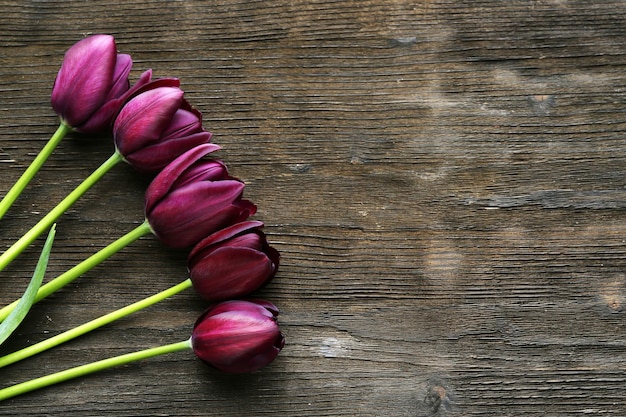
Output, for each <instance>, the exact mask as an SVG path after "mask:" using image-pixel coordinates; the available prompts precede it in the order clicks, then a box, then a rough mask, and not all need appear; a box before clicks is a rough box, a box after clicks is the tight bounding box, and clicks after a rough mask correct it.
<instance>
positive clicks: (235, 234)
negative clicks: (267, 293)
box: [188, 221, 279, 301]
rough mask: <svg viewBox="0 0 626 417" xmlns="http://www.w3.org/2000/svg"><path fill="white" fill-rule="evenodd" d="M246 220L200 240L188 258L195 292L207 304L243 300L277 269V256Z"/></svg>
mask: <svg viewBox="0 0 626 417" xmlns="http://www.w3.org/2000/svg"><path fill="white" fill-rule="evenodd" d="M261 227H263V223H261V222H259V221H247V222H242V223H237V224H234V225H232V226H230V227H227V228H225V229H222V230H220V231H218V232H216V233H214V234H212V235H211V236H209V237H207V238H206V239H203V240H202V241H200V242H199V243H198V244H197V245H196V246H195V247H194V248H193V249H192V251H191V253H190V255H189V259H188V267H189V273H190V277H191V282H192V283H193V286H194V288H195V290H196V291H197V292H198V293H199V294H200V295H201V296H202V297H204V298H205V299H207V300H209V301H221V300H227V299H232V298H238V297H244V296H246V295H248V294H250V293H251V292H253V291H254V290H256V289H258V288H260V287H262V286H263V285H265V284H267V283H268V282H269V281H271V279H272V278H273V277H274V275H275V274H276V270H277V269H278V260H279V254H278V251H277V250H276V249H274V248H272V247H271V246H270V245H269V244H268V243H267V239H266V238H265V234H264V233H263V232H262V231H261V230H260V228H261Z"/></svg>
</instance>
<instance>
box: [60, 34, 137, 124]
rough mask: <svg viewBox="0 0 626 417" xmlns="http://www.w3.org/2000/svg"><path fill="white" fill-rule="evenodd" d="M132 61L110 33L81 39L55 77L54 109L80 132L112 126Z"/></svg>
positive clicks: (66, 55)
mask: <svg viewBox="0 0 626 417" xmlns="http://www.w3.org/2000/svg"><path fill="white" fill-rule="evenodd" d="M132 64H133V62H132V59H131V57H130V55H125V54H118V53H117V48H116V45H115V40H114V38H113V36H111V35H94V36H89V37H87V38H84V39H82V40H80V41H78V42H77V43H75V44H74V45H73V46H72V47H71V48H70V49H68V50H67V52H66V53H65V57H64V58H63V63H62V64H61V69H60V70H59V73H58V74H57V77H56V80H55V81H54V87H53V88H52V107H53V108H54V111H55V112H56V113H57V114H58V115H59V116H60V117H61V120H62V121H63V123H65V124H67V125H68V126H70V127H72V128H73V129H74V130H77V131H80V132H86V133H94V132H99V131H102V130H104V129H105V128H107V127H109V126H110V123H111V120H112V119H113V117H114V116H115V114H116V113H117V111H118V110H119V106H120V105H121V101H122V100H123V99H124V96H125V94H126V93H127V92H128V90H129V82H128V74H129V73H130V70H131V67H132ZM144 81H145V79H143V80H140V82H144ZM140 85H141V83H138V87H139V86H140Z"/></svg>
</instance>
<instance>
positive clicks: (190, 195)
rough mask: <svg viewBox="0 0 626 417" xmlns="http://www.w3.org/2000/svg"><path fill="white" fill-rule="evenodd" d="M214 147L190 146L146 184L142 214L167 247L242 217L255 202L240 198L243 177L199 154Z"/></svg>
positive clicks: (185, 245)
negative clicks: (229, 171)
mask: <svg viewBox="0 0 626 417" xmlns="http://www.w3.org/2000/svg"><path fill="white" fill-rule="evenodd" d="M218 149H220V147H219V146H217V145H214V144H210V143H208V144H204V145H199V146H196V147H195V148H193V149H190V150H189V151H187V152H185V153H184V154H182V155H181V156H179V157H178V158H176V159H175V160H174V161H172V162H171V163H170V164H169V165H168V166H166V167H165V168H164V169H163V170H162V171H161V172H160V173H159V174H158V175H157V176H156V177H155V178H154V180H152V182H151V183H150V185H149V186H148V189H147V190H146V199H145V214H146V219H147V221H148V223H149V225H150V228H151V229H152V232H153V233H154V234H155V235H156V236H157V237H158V238H159V240H161V242H163V243H165V244H166V245H168V246H171V247H173V248H188V247H192V246H194V245H195V244H197V243H198V242H200V241H201V240H202V239H204V238H205V237H206V236H209V235H210V234H212V233H214V232H216V231H218V230H220V229H222V228H224V227H227V226H230V225H232V224H235V223H238V222H241V221H244V220H246V219H247V218H248V217H249V216H251V215H253V214H254V213H255V212H256V206H255V205H254V204H253V203H252V202H250V201H248V200H244V199H242V194H243V189H244V187H245V185H244V183H243V182H241V181H239V180H237V179H233V178H231V177H230V176H228V173H227V171H226V169H225V167H224V166H223V165H222V164H221V163H219V162H216V161H210V160H201V158H202V157H203V156H205V155H207V154H209V153H211V152H214V151H216V150H218Z"/></svg>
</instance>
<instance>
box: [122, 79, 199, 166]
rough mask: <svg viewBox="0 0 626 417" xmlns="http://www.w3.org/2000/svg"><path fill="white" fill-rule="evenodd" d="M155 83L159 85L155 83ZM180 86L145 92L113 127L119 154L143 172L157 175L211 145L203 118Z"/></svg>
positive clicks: (148, 89) (137, 96)
mask: <svg viewBox="0 0 626 417" xmlns="http://www.w3.org/2000/svg"><path fill="white" fill-rule="evenodd" d="M155 83H156V82H155ZM183 94H184V93H183V91H182V90H181V89H180V88H178V86H168V85H164V86H159V85H157V86H156V87H155V88H142V89H140V91H139V92H138V93H137V94H135V95H134V96H133V97H132V98H131V99H130V100H129V101H128V102H127V103H126V104H125V105H124V106H123V107H122V109H121V110H120V112H119V114H118V115H117V118H116V119H115V122H114V124H113V140H114V142H115V147H116V149H117V151H118V152H119V153H120V154H121V155H122V157H123V158H124V160H125V161H126V162H128V163H129V164H130V165H131V166H132V167H134V168H135V169H137V170H138V171H141V172H149V173H152V172H157V171H159V170H161V169H163V168H164V167H165V166H166V165H167V164H169V163H170V162H171V161H172V160H174V158H176V157H178V156H180V155H181V154H183V153H184V152H186V151H188V150H189V149H191V148H193V147H195V146H198V145H201V144H205V143H208V142H209V141H210V140H211V133H210V132H207V131H206V130H204V128H203V127H202V115H201V114H200V112H198V111H197V110H195V109H193V108H192V107H191V106H190V105H189V103H187V101H186V100H185V99H184V98H183Z"/></svg>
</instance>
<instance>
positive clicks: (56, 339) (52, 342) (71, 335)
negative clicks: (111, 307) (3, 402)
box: [0, 278, 191, 368]
mask: <svg viewBox="0 0 626 417" xmlns="http://www.w3.org/2000/svg"><path fill="white" fill-rule="evenodd" d="M189 287H191V280H190V279H189V278H187V279H186V280H184V281H183V282H181V283H180V284H177V285H174V286H173V287H171V288H168V289H167V290H164V291H161V292H160V293H157V294H154V295H152V296H150V297H147V298H144V299H143V300H140V301H137V302H135V303H133V304H129V305H127V306H126V307H122V308H120V309H118V310H115V311H113V312H111V313H108V314H105V315H104V316H101V317H98V318H97V319H94V320H91V321H88V322H87V323H84V324H81V325H80V326H77V327H74V328H73V329H70V330H67V331H65V332H63V333H60V334H58V335H56V336H53V337H51V338H48V339H46V340H42V341H41V342H39V343H35V344H34V345H31V346H28V347H25V348H23V349H20V350H17V351H15V352H13V353H9V354H8V355H5V356H2V357H0V368H4V367H5V366H8V365H11V364H13V363H15V362H19V361H21V360H23V359H26V358H29V357H31V356H34V355H36V354H38V353H41V352H44V351H46V350H48V349H51V348H53V347H55V346H58V345H60V344H62V343H65V342H69V341H70V340H72V339H75V338H77V337H79V336H82V335H84V334H85V333H89V332H90V331H92V330H96V329H98V328H100V327H102V326H104V325H106V324H109V323H112V322H114V321H115V320H119V319H121V318H123V317H126V316H128V315H130V314H132V313H135V312H137V311H140V310H143V309H144V308H147V307H150V306H151V305H154V304H156V303H158V302H159V301H163V300H165V299H166V298H169V297H171V296H173V295H176V294H178V293H179V292H181V291H184V290H186V289H187V288H189Z"/></svg>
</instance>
